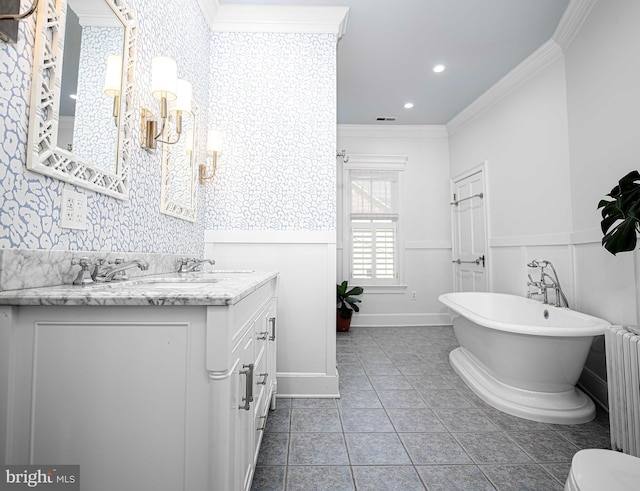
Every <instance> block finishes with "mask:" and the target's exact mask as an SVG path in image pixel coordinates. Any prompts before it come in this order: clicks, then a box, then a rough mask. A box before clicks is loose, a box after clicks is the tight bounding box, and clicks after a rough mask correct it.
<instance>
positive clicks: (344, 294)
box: [336, 280, 364, 332]
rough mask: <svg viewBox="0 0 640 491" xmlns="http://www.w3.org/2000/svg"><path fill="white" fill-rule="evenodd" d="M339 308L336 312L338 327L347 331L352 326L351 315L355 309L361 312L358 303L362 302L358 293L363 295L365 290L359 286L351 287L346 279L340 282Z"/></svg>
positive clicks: (338, 290)
mask: <svg viewBox="0 0 640 491" xmlns="http://www.w3.org/2000/svg"><path fill="white" fill-rule="evenodd" d="M337 286H338V289H337V292H338V297H337V300H338V310H337V312H336V328H337V330H338V331H339V332H347V331H348V330H349V327H350V326H351V316H352V315H353V311H354V310H355V311H356V312H360V307H358V305H357V304H359V303H360V302H361V300H360V299H359V298H356V296H358V295H362V293H363V292H364V290H363V289H362V288H361V287H359V286H354V287H353V288H349V285H348V282H347V281H346V280H345V281H343V282H342V283H340V284H338V285H337Z"/></svg>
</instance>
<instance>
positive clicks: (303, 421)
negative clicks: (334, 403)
mask: <svg viewBox="0 0 640 491" xmlns="http://www.w3.org/2000/svg"><path fill="white" fill-rule="evenodd" d="M291 431H292V432H294V431H324V432H341V431H342V425H341V424H340V417H339V416H338V409H337V408H334V409H331V408H327V409H304V408H293V409H291Z"/></svg>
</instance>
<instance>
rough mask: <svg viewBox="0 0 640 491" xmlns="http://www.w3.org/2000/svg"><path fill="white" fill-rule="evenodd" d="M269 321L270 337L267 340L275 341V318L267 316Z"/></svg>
mask: <svg viewBox="0 0 640 491" xmlns="http://www.w3.org/2000/svg"><path fill="white" fill-rule="evenodd" d="M269 322H270V323H271V337H270V338H269V340H270V341H275V340H276V318H275V317H269Z"/></svg>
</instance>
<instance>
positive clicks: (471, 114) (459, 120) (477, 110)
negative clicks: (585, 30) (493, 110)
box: [447, 39, 562, 135]
mask: <svg viewBox="0 0 640 491" xmlns="http://www.w3.org/2000/svg"><path fill="white" fill-rule="evenodd" d="M561 56H562V49H561V48H560V46H559V45H558V44H557V43H556V42H555V41H554V40H553V39H550V40H549V41H547V42H546V43H544V44H543V45H542V46H540V47H539V48H538V49H537V50H536V51H534V52H533V53H532V54H531V55H529V56H528V57H527V58H526V59H525V60H524V61H523V62H522V63H520V64H519V65H518V66H516V67H515V68H514V69H513V70H511V71H510V72H509V73H507V74H506V75H505V76H504V77H502V78H501V79H500V80H499V81H498V82H496V83H495V84H494V85H493V86H492V87H490V88H489V89H488V90H487V91H486V92H485V93H484V94H482V95H481V96H480V97H478V98H477V99H476V100H475V101H473V102H472V103H471V104H469V105H468V106H467V107H466V108H464V109H463V110H462V111H460V112H459V113H458V114H457V115H456V116H454V117H453V118H452V119H451V121H449V122H448V123H447V131H448V132H449V135H454V134H455V133H457V132H458V131H460V130H461V129H462V128H464V127H465V126H466V125H467V124H468V123H469V122H470V121H472V120H473V119H475V118H476V117H478V116H479V115H480V114H482V113H484V112H485V111H486V110H487V109H489V108H490V107H492V106H494V105H495V104H497V103H498V102H499V101H500V100H501V99H503V98H504V97H506V96H507V95H508V94H510V93H511V92H513V91H514V90H515V89H517V88H518V87H520V86H521V85H522V84H524V83H525V82H527V81H528V80H530V79H531V78H533V77H534V76H535V75H537V74H538V73H540V72H541V71H542V70H543V69H545V68H546V67H548V66H549V65H550V64H551V63H553V62H554V61H556V60H557V59H558V58H560V57H561Z"/></svg>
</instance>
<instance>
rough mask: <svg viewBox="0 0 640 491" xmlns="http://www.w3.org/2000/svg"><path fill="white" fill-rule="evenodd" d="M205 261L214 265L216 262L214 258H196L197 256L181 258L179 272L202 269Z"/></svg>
mask: <svg viewBox="0 0 640 491" xmlns="http://www.w3.org/2000/svg"><path fill="white" fill-rule="evenodd" d="M204 263H209V264H211V265H213V264H215V263H216V262H215V261H214V260H213V259H196V258H195V257H187V258H183V259H180V261H179V268H178V273H191V272H193V271H200V269H199V268H200V266H202V265H203V264H204Z"/></svg>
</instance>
